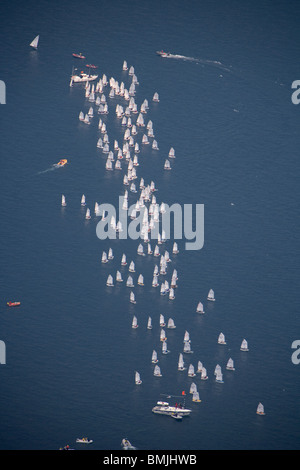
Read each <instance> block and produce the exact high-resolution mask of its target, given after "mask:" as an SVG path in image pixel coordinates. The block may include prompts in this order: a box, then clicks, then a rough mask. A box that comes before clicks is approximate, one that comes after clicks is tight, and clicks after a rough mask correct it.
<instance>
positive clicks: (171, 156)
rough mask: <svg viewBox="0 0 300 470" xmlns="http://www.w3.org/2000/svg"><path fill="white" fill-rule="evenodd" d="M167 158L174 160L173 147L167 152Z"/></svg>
mask: <svg viewBox="0 0 300 470" xmlns="http://www.w3.org/2000/svg"><path fill="white" fill-rule="evenodd" d="M169 158H175V150H174V148H173V147H171V148H170V151H169Z"/></svg>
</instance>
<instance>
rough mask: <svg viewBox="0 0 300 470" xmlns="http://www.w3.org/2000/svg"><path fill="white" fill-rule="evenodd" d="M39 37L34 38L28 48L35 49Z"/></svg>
mask: <svg viewBox="0 0 300 470" xmlns="http://www.w3.org/2000/svg"><path fill="white" fill-rule="evenodd" d="M39 39H40V36H39V34H38V35H37V36H36V37H35V38H34V40H33V41H31V43H30V46H31V47H33V48H34V49H37V47H38V43H39Z"/></svg>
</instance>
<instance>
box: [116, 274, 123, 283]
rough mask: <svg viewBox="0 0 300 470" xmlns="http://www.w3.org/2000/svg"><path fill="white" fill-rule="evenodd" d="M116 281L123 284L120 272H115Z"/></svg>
mask: <svg viewBox="0 0 300 470" xmlns="http://www.w3.org/2000/svg"><path fill="white" fill-rule="evenodd" d="M116 281H117V282H123V279H122V274H121V273H120V271H117V274H116Z"/></svg>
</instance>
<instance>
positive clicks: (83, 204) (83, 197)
mask: <svg viewBox="0 0 300 470" xmlns="http://www.w3.org/2000/svg"><path fill="white" fill-rule="evenodd" d="M81 205H82V206H85V195H84V194H83V195H82V196H81Z"/></svg>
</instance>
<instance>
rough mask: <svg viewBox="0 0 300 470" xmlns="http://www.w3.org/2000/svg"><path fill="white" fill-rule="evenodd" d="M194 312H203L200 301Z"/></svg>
mask: <svg viewBox="0 0 300 470" xmlns="http://www.w3.org/2000/svg"><path fill="white" fill-rule="evenodd" d="M196 312H197V313H204V310H203V304H202V303H201V302H199V303H198V305H197V309H196Z"/></svg>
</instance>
